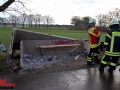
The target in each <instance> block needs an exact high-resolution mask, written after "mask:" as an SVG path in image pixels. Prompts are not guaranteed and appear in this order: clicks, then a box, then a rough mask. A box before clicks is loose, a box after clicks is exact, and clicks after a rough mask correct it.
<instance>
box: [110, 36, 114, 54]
mask: <svg viewBox="0 0 120 90" xmlns="http://www.w3.org/2000/svg"><path fill="white" fill-rule="evenodd" d="M114 39H115V37H114V36H112V40H111V45H110V52H112V51H113V47H114V45H113V44H114Z"/></svg>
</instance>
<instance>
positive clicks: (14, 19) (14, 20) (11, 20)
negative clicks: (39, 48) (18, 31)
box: [8, 15, 19, 27]
mask: <svg viewBox="0 0 120 90" xmlns="http://www.w3.org/2000/svg"><path fill="white" fill-rule="evenodd" d="M8 19H9V21H10V22H11V23H12V25H13V27H16V24H17V21H18V20H19V19H18V18H17V16H15V15H10V16H9V17H8Z"/></svg>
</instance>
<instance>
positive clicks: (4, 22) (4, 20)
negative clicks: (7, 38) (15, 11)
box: [3, 18, 9, 28]
mask: <svg viewBox="0 0 120 90" xmlns="http://www.w3.org/2000/svg"><path fill="white" fill-rule="evenodd" d="M7 23H9V21H8V19H7V18H3V26H4V28H5V26H6V25H7Z"/></svg>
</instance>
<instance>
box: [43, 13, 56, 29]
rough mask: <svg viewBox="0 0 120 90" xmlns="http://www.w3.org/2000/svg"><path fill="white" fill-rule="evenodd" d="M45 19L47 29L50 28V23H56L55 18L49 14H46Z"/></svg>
mask: <svg viewBox="0 0 120 90" xmlns="http://www.w3.org/2000/svg"><path fill="white" fill-rule="evenodd" d="M44 20H45V21H44V22H46V24H47V29H48V25H50V24H52V23H54V19H53V18H52V17H50V16H49V15H47V16H44Z"/></svg>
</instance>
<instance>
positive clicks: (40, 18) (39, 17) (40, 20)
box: [37, 14, 42, 28]
mask: <svg viewBox="0 0 120 90" xmlns="http://www.w3.org/2000/svg"><path fill="white" fill-rule="evenodd" d="M37 22H38V23H39V28H40V23H41V22H42V16H41V15H40V14H37Z"/></svg>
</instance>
